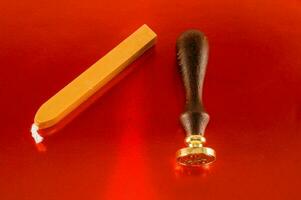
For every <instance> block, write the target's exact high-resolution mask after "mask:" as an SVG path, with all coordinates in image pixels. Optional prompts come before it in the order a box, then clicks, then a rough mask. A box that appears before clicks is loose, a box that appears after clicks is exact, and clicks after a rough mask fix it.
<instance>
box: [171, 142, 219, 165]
mask: <svg viewBox="0 0 301 200" xmlns="http://www.w3.org/2000/svg"><path fill="white" fill-rule="evenodd" d="M215 159H216V155H215V151H214V150H213V149H211V148H209V147H186V148H182V149H180V150H179V151H178V152H177V162H178V163H179V164H181V165H185V166H201V165H208V164H210V163H212V162H214V161H215Z"/></svg>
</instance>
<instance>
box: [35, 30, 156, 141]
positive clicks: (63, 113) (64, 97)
mask: <svg viewBox="0 0 301 200" xmlns="http://www.w3.org/2000/svg"><path fill="white" fill-rule="evenodd" d="M156 38H157V35H156V34H155V33H154V32H153V31H152V30H151V29H150V28H149V27H148V26H147V25H142V26H141V27H140V28H139V29H137V30H136V31H135V32H134V33H133V34H131V35H130V36H129V37H127V38H126V39H125V40H123V41H122V42H121V43H120V44H119V45H117V46H116V47H115V48H114V49H112V50H111V51H110V52H108V53H107V54H106V55H105V56H103V57H102V58H101V59H100V60H98V61H97V62H96V63H95V64H93V65H92V66H91V67H89V68H88V69H87V70H86V71H84V72H83V73H82V74H80V75H79V76H78V77H77V78H75V79H74V80H73V81H71V82H70V83H69V84H68V85H66V86H65V87H64V88H63V89H61V90H60V91H59V92H58V93H56V94H55V95H54V96H52V97H51V98H50V99H49V100H48V101H46V102H45V103H44V104H43V105H42V106H41V107H40V108H39V109H38V111H37V113H36V115H35V118H34V124H33V126H32V132H33V130H34V133H37V131H38V130H41V129H48V128H51V127H53V126H55V125H56V124H58V123H59V122H61V121H62V120H64V119H65V118H67V117H68V115H70V113H72V112H73V111H74V110H75V109H76V108H78V107H79V106H81V105H82V104H83V103H84V102H86V101H87V100H89V98H91V97H92V96H93V95H95V93H97V91H99V90H100V89H102V88H103V87H104V86H105V85H106V84H107V83H108V82H109V81H110V80H112V79H113V78H114V77H115V76H117V75H118V74H119V73H120V72H121V71H123V70H124V68H125V67H126V66H128V65H129V64H130V63H132V62H133V61H134V60H135V59H136V58H138V57H139V56H140V55H141V54H143V53H144V52H145V51H146V50H148V49H149V48H150V47H152V46H153V45H154V44H155V42H156ZM34 133H33V135H35V137H34V138H39V137H38V136H37V134H34ZM40 140H41V139H38V141H40Z"/></svg>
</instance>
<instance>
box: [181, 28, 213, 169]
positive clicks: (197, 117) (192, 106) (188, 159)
mask: <svg viewBox="0 0 301 200" xmlns="http://www.w3.org/2000/svg"><path fill="white" fill-rule="evenodd" d="M208 50H209V46H208V41H207V38H206V37H205V35H204V34H203V33H202V32H199V31H197V30H190V31H186V32H184V33H183V34H182V35H181V36H180V37H179V38H178V41H177V55H178V63H179V65H180V68H181V73H182V78H183V82H184V86H185V90H186V106H185V111H184V113H183V114H182V115H181V117H180V119H181V122H182V125H183V127H184V129H185V131H186V139H185V142H186V144H187V146H188V147H186V148H182V149H180V150H179V151H178V152H177V161H178V163H180V164H182V165H188V166H199V165H204V164H209V163H211V162H213V161H214V160H215V151H214V150H213V149H211V148H209V147H204V146H203V143H205V137H204V133H205V129H206V126H207V123H208V122H209V115H208V113H206V111H205V108H204V105H203V102H202V92H203V83H204V78H205V72H206V65H207V60H208Z"/></svg>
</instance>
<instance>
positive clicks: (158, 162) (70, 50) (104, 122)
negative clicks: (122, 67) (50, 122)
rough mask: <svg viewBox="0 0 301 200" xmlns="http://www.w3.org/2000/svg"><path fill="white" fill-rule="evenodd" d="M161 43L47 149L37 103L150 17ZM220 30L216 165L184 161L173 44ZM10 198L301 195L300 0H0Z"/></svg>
mask: <svg viewBox="0 0 301 200" xmlns="http://www.w3.org/2000/svg"><path fill="white" fill-rule="evenodd" d="M144 23H146V24H148V25H149V26H150V27H151V28H152V29H153V30H154V31H155V32H156V33H157V34H158V42H157V44H156V46H155V48H152V49H151V50H150V51H148V52H147V53H146V54H145V55H143V56H142V57H141V58H140V59H139V60H137V61H136V62H135V63H134V64H132V66H131V67H136V68H135V70H133V71H132V72H131V73H130V74H129V75H128V76H126V77H125V78H124V79H122V80H121V81H120V82H119V84H118V85H116V86H114V87H113V88H112V89H111V90H110V91H108V92H107V93H105V94H104V95H103V96H102V97H101V98H100V99H99V100H98V101H97V102H96V103H95V104H93V105H92V106H91V107H89V108H88V109H87V110H86V111H85V112H83V113H82V114H81V115H80V116H79V117H77V118H76V119H75V120H74V121H72V122H71V123H70V124H69V125H67V126H66V127H65V128H64V129H63V130H61V131H60V132H58V133H57V134H55V135H53V136H51V137H48V138H47V139H46V142H45V145H46V146H47V151H46V152H44V153H39V152H38V151H37V150H36V149H35V146H34V144H33V141H32V139H31V137H30V133H29V129H30V126H31V123H32V121H33V117H34V114H35V112H36V110H37V109H38V107H39V106H40V105H41V104H42V103H43V102H45V101H46V100H47V99H48V98H49V97H51V96H52V95H53V94H55V93H56V92H57V91H58V90H59V89H61V88H62V87H63V86H64V85H66V84H67V83H68V82H69V81H71V80H72V79H73V78H75V77H76V76H77V75H78V74H80V73H81V72H83V71H84V70H85V69H86V68H87V67H89V66H90V65H91V64H93V63H94V62H95V61H97V60H98V59H99V58H100V57H101V56H103V55H104V54H105V53H106V52H108V51H109V50H110V49H112V48H113V47H114V46H116V45H117V44H118V43H119V42H120V41H122V40H123V39H124V38H126V37H127V36H128V35H129V34H131V33H132V32H133V31H134V30H136V29H137V28H138V27H139V26H140V25H142V24H144ZM189 28H197V29H200V30H202V31H203V32H205V33H206V35H207V36H208V39H209V42H210V58H209V64H208V68H207V69H208V70H207V76H206V80H205V88H204V101H205V105H206V108H207V111H208V113H209V114H210V116H211V121H210V123H209V126H208V128H207V132H206V137H207V141H208V146H211V147H213V148H214V149H215V150H216V151H217V156H218V158H217V162H216V163H214V165H212V166H211V167H210V169H206V170H205V169H204V170H201V171H196V172H195V171H194V172H192V174H190V175H189V172H187V171H182V169H180V168H179V167H177V166H176V165H175V162H174V158H175V157H174V155H175V152H176V151H177V150H178V149H179V148H181V147H183V146H184V144H183V139H184V135H185V134H184V131H183V130H182V127H181V124H180V123H179V115H180V113H181V112H182V111H183V106H184V105H183V104H184V90H183V86H182V82H181V78H180V74H179V73H178V67H177V65H176V59H175V41H176V38H177V37H178V35H179V34H180V33H181V32H183V31H184V30H186V29H189ZM0 61H1V68H0V72H1V73H0V95H1V100H0V101H1V106H0V109H1V110H0V113H1V116H0V121H1V126H0V199H3V200H10V199H23V200H27V199H30V200H35V199H43V200H48V199H49V200H50V199H55V200H59V199H74V200H75V199H98V200H99V199H102V200H106V199H110V200H113V199H185V198H186V199H192V198H194V199H290V200H293V199H301V193H300V185H301V184H300V179H301V171H300V169H301V159H300V150H301V134H300V130H301V128H300V127H301V126H300V120H301V107H300V101H301V93H300V89H299V85H300V84H301V69H300V67H301V2H300V1H297V0H290V1H288V0H279V1H278V0H276V1H275V0H273V1H272V0H270V1H268V0H264V1H254V0H249V1H236V0H232V1H223V0H220V1H200V0H189V1H183V0H175V1H167V0H166V1H161V0H136V1H134V0H128V1H101V0H98V1H93V0H85V1H71V0H60V1H37V0H28V1H20V0H10V1H1V2H0Z"/></svg>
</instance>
